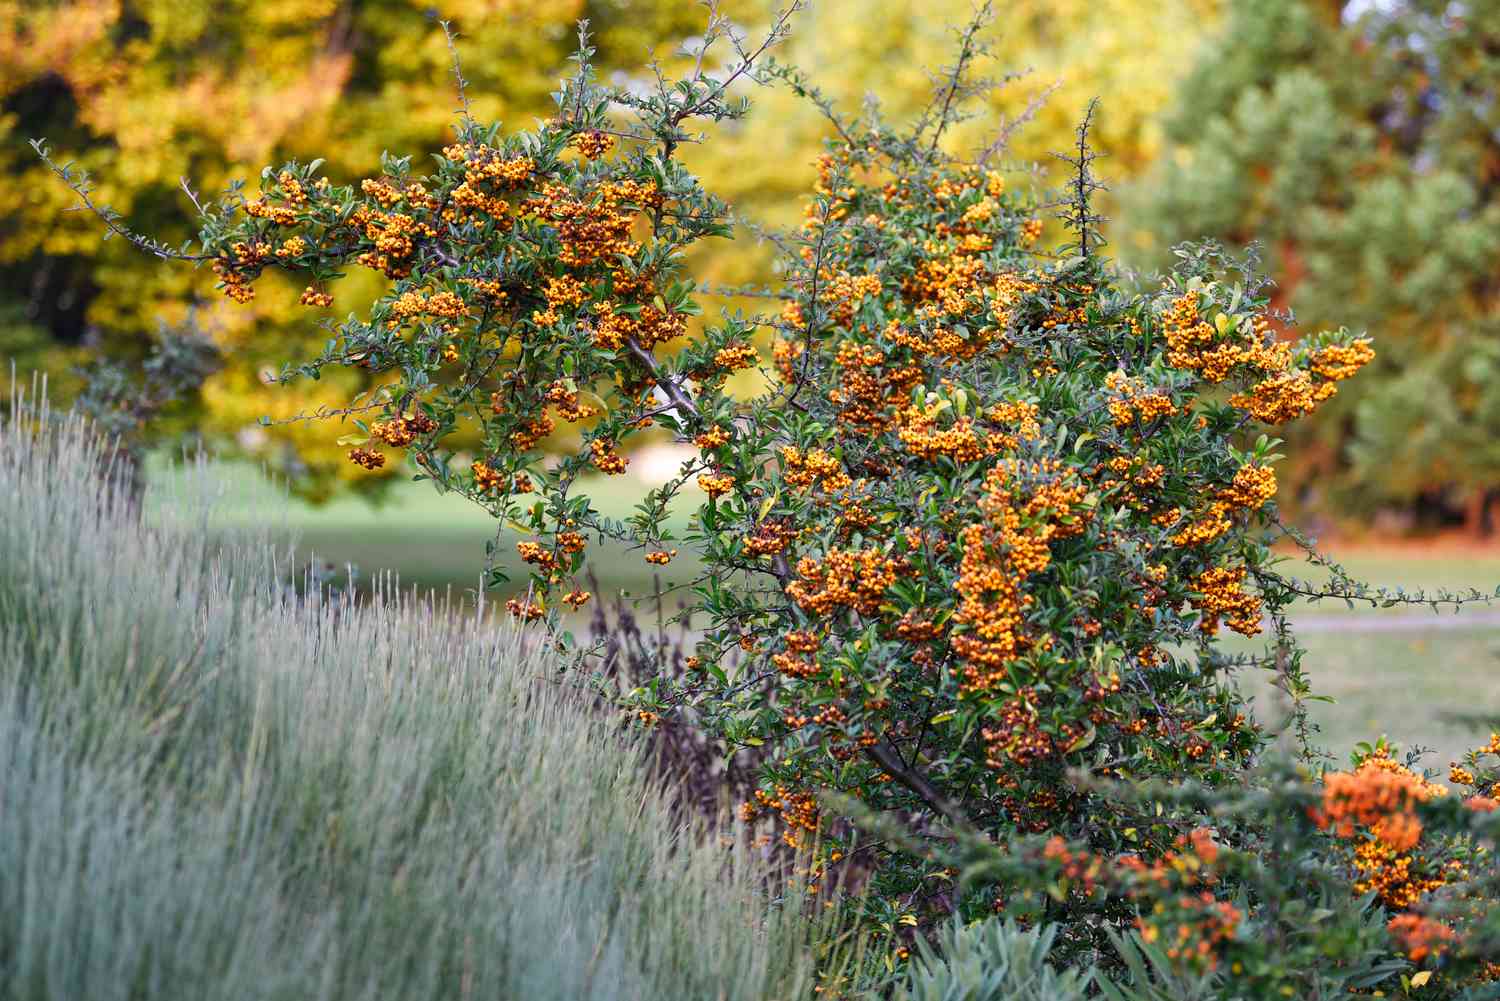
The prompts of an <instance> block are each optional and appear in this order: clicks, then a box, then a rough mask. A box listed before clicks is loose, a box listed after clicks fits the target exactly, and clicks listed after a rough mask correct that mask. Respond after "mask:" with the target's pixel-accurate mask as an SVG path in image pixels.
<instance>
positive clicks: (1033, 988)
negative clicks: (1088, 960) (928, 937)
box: [895, 919, 1092, 1001]
mask: <svg viewBox="0 0 1500 1001" xmlns="http://www.w3.org/2000/svg"><path fill="white" fill-rule="evenodd" d="M1057 933H1058V928H1057V926H1056V925H1049V926H1047V927H1043V928H1035V929H1030V930H1026V931H1023V930H1021V929H1020V928H1019V927H1017V926H1016V924H1015V923H1014V922H1013V921H1003V922H1002V921H1000V920H998V919H990V920H987V921H981V922H977V923H975V924H972V925H967V926H966V925H964V924H963V923H961V922H958V921H954V922H953V923H951V924H949V925H948V926H947V927H945V928H944V929H943V930H942V932H941V933H940V934H939V935H938V941H937V948H936V950H935V951H934V949H933V948H932V947H930V946H929V945H928V944H927V942H926V941H925V940H922V939H918V941H917V953H918V954H917V956H916V957H915V958H914V959H913V961H912V964H911V969H910V971H909V973H908V974H907V977H906V982H905V983H904V984H903V985H902V986H901V987H900V988H898V989H897V991H896V995H895V997H896V999H897V1001H1082V999H1083V998H1084V997H1086V996H1087V991H1088V987H1089V983H1090V981H1091V980H1092V977H1091V976H1090V975H1089V974H1088V973H1083V972H1079V971H1077V970H1063V971H1059V970H1057V969H1056V968H1055V967H1054V966H1053V965H1052V964H1051V963H1049V962H1048V954H1049V953H1050V952H1051V951H1052V945H1053V942H1054V941H1055V940H1056V938H1057Z"/></svg>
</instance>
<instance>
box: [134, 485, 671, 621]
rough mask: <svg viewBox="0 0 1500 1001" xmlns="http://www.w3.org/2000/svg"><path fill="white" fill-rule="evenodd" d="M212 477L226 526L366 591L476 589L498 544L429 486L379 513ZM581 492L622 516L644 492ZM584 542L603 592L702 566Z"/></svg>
mask: <svg viewBox="0 0 1500 1001" xmlns="http://www.w3.org/2000/svg"><path fill="white" fill-rule="evenodd" d="M213 476H214V478H215V479H216V480H219V481H221V485H222V486H223V487H224V489H225V496H224V498H223V502H222V503H221V504H219V505H217V508H218V510H219V512H220V514H219V521H220V523H221V524H223V525H224V526H225V527H226V528H242V527H251V526H254V527H261V528H266V527H269V528H270V529H271V531H272V532H273V533H274V534H275V535H277V536H278V537H280V538H284V539H289V540H290V539H296V540H297V551H298V555H299V557H300V558H301V559H305V560H312V559H316V560H319V561H321V562H325V563H330V564H332V565H333V566H334V567H335V568H337V569H339V570H342V569H343V568H344V567H346V566H348V565H351V564H352V565H353V566H354V567H355V568H356V570H357V576H356V580H357V581H359V582H360V583H361V584H362V585H368V583H369V582H370V581H371V579H372V578H373V577H375V576H376V575H378V574H381V573H387V572H389V573H394V574H396V575H397V576H398V577H399V579H400V582H401V585H402V586H403V587H416V588H418V589H419V590H424V591H425V590H436V591H440V592H442V591H448V590H449V589H451V590H452V591H453V592H454V593H455V594H463V593H464V592H472V591H473V590H474V589H475V588H476V587H477V586H478V584H479V578H480V574H481V572H482V570H483V568H484V559H485V543H486V542H487V541H489V540H492V539H495V538H496V527H497V526H496V523H495V522H494V520H492V519H491V518H490V516H489V515H488V514H487V513H486V512H485V511H483V510H481V509H480V508H479V507H477V506H476V505H474V504H472V503H470V502H469V501H467V500H465V499H464V498H462V497H459V496H457V495H455V494H439V493H438V492H437V491H436V490H435V489H433V487H432V485H431V484H430V483H427V482H421V483H414V482H410V481H407V482H402V483H397V484H394V485H393V489H392V490H391V491H390V494H389V499H388V500H387V501H386V502H385V503H382V504H381V505H379V506H378V507H377V506H375V505H372V504H371V503H369V502H368V501H365V500H362V499H359V498H353V497H343V498H340V499H338V500H334V501H332V502H330V503H328V504H325V505H321V506H316V507H315V506H313V505H310V504H306V503H303V502H301V501H298V500H295V499H292V498H289V497H288V496H287V495H286V494H285V492H284V491H282V490H280V489H278V488H277V487H276V486H274V485H272V484H270V483H268V482H267V481H266V480H265V479H264V478H263V477H262V476H261V475H260V474H259V472H258V471H256V470H255V469H254V468H253V467H251V466H248V465H242V464H232V463H215V464H214V466H213ZM190 477H191V474H190V473H184V472H181V471H172V470H169V469H166V468H162V467H160V466H159V467H158V468H155V469H153V471H152V478H151V482H152V484H153V489H154V490H156V491H159V492H160V493H162V494H169V493H171V492H172V491H174V490H178V489H182V488H183V485H184V483H185V482H186V481H187V480H188V479H189V478H190ZM581 491H582V492H584V493H587V494H588V495H589V496H590V497H592V498H593V500H594V506H595V507H596V508H597V509H598V510H599V511H600V513H602V514H603V515H605V516H606V517H609V518H625V517H627V516H628V515H629V514H630V513H631V511H632V509H633V507H634V505H635V504H636V503H637V502H638V501H639V500H640V499H641V496H642V494H643V493H644V488H643V487H642V486H641V485H640V483H639V481H637V480H635V479H634V478H633V477H618V478H615V477H610V478H606V477H598V478H597V479H596V480H594V481H591V482H588V481H586V482H585V484H584V486H583V487H582V488H581ZM693 491H694V488H693V487H691V486H690V487H688V488H687V490H685V491H684V497H683V498H682V499H683V500H685V501H688V502H689V503H696V502H697V499H698V498H697V497H694V496H692V493H693ZM683 506H684V507H685V506H686V505H683ZM669 524H670V525H671V527H672V529H673V530H674V531H676V532H677V533H678V534H681V532H682V531H683V530H684V528H685V527H686V518H685V517H682V516H674V517H673V518H671V519H670V520H669ZM516 540H517V536H516V533H515V532H514V531H511V530H509V529H506V531H505V532H504V534H503V536H502V537H501V538H500V543H501V546H500V555H501V559H500V560H499V561H498V562H499V565H500V566H501V567H503V568H504V569H505V570H506V571H507V572H508V573H509V574H510V575H511V576H512V578H513V586H514V589H515V590H514V592H511V593H515V592H519V591H523V590H525V588H526V569H525V566H524V564H522V563H521V561H520V559H519V558H517V556H516V550H515V543H516ZM590 542H591V545H590V549H589V556H590V564H589V565H590V566H591V568H592V569H593V572H594V574H595V575H596V576H597V577H598V578H599V583H600V589H601V591H602V592H603V593H604V594H605V595H611V594H614V593H616V592H618V591H621V590H624V591H629V592H630V593H632V594H646V593H652V592H653V589H654V578H655V577H657V576H659V577H660V579H661V581H662V586H663V587H668V586H670V585H671V584H672V583H674V582H675V583H683V582H685V581H688V580H691V579H692V577H693V576H694V574H695V573H696V571H697V568H698V564H697V563H696V562H695V561H693V560H692V559H689V558H688V557H687V555H686V547H683V546H680V545H679V546H678V547H677V548H678V549H681V550H683V555H682V556H679V557H678V558H677V559H676V560H674V561H673V562H672V563H671V564H670V565H669V566H668V567H667V569H666V572H664V573H663V572H660V571H659V569H658V568H656V567H653V566H651V565H650V564H648V563H646V562H645V560H644V559H643V556H644V553H643V551H642V550H638V549H637V550H627V549H625V548H624V547H621V546H619V545H613V544H612V545H600V544H598V543H597V542H596V541H594V540H590ZM500 596H501V597H506V596H508V595H507V594H505V593H502V594H501V595H500Z"/></svg>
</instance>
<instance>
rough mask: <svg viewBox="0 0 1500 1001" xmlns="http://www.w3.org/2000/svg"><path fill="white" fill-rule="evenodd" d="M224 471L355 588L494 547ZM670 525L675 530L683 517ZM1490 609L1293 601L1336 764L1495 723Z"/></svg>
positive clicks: (1405, 567)
mask: <svg viewBox="0 0 1500 1001" xmlns="http://www.w3.org/2000/svg"><path fill="white" fill-rule="evenodd" d="M221 469H222V470H223V480H224V482H225V484H226V497H225V501H224V504H223V505H222V515H221V519H222V521H223V523H225V524H227V525H249V524H258V525H265V524H267V523H268V522H269V524H270V525H271V526H272V528H273V530H274V531H275V532H276V533H277V534H279V535H280V536H281V537H282V538H291V537H293V536H295V537H296V538H298V539H299V543H298V546H299V552H300V553H301V554H302V555H303V556H304V557H311V556H314V555H316V556H317V557H318V558H319V559H322V560H326V561H328V562H331V563H333V564H335V565H337V566H343V565H344V564H348V563H352V564H354V565H356V566H357V567H358V568H359V571H360V579H362V580H363V581H366V582H368V581H369V580H370V579H371V577H372V576H373V575H375V574H377V573H380V572H384V571H390V572H394V573H396V574H398V575H399V577H400V580H401V582H402V583H403V585H406V586H416V587H418V588H420V589H424V590H426V589H437V590H440V591H441V590H447V589H451V590H453V591H454V592H455V593H459V594H462V593H464V592H465V591H468V592H472V591H473V590H474V588H475V587H476V584H477V582H478V577H479V572H480V569H481V567H482V566H483V563H484V545H485V542H486V540H488V539H493V538H494V537H495V525H494V523H493V522H492V521H491V520H490V519H489V517H488V516H487V515H486V514H485V513H484V512H483V511H481V510H479V509H478V508H476V507H474V506H473V505H471V504H469V503H468V502H467V501H465V500H463V499H462V498H459V497H456V496H452V495H448V496H440V495H439V494H437V492H436V491H434V490H433V489H432V488H431V487H430V486H429V485H428V484H425V483H403V484H399V485H398V486H397V487H396V489H395V490H394V491H393V493H392V497H391V499H390V501H389V502H388V503H387V504H385V505H383V506H381V507H378V508H377V507H372V506H371V505H370V504H368V503H367V502H365V501H363V500H357V499H344V500H339V501H335V502H333V503H330V504H328V505H325V506H322V507H313V506H310V505H307V504H303V503H299V502H295V501H290V500H288V499H287V498H286V497H285V496H284V495H282V494H281V493H280V492H279V491H278V490H277V489H276V488H274V487H272V486H270V485H269V484H267V483H266V482H265V481H264V480H263V479H261V477H260V476H259V475H258V474H256V473H255V472H254V471H253V470H251V469H249V468H247V467H243V466H239V467H235V466H224V467H221ZM156 483H157V485H158V489H171V484H172V483H173V478H172V477H170V476H162V475H158V476H157V478H156ZM589 487H590V494H591V496H593V497H594V498H595V504H596V506H597V507H599V508H600V509H601V510H602V511H603V512H604V513H605V514H606V515H608V516H610V517H617V518H618V517H623V516H625V515H626V514H628V513H629V512H630V509H631V507H632V505H634V504H635V503H636V501H637V500H638V498H639V493H640V490H641V489H642V488H641V487H640V484H639V482H638V481H637V480H636V479H634V478H633V477H620V478H610V479H600V480H599V481H597V482H595V483H592V484H590V485H589ZM683 500H684V501H687V502H688V503H696V501H697V497H695V496H692V495H691V494H690V493H689V494H688V495H685V496H684V497H683ZM684 506H686V505H684ZM676 521H677V526H676V527H677V528H678V529H679V530H680V529H681V527H682V523H683V519H682V518H680V517H679V518H677V519H676ZM514 544H515V537H514V533H511V532H506V534H505V536H504V537H503V539H502V545H501V551H502V553H503V554H504V560H503V561H502V562H503V565H504V566H506V567H507V569H509V570H510V571H511V572H512V573H513V574H514V576H515V579H516V581H517V585H518V586H519V587H524V582H525V574H524V572H523V570H522V567H521V565H520V563H519V561H518V560H517V559H516V558H515V549H514ZM682 548H683V549H684V553H683V555H681V556H679V557H678V558H677V560H675V561H674V562H673V563H672V564H671V565H670V566H669V567H668V569H667V572H666V573H663V574H661V575H660V577H661V580H662V583H663V585H664V586H670V584H672V583H674V582H675V583H681V582H684V581H686V580H689V579H691V577H692V576H693V575H694V573H695V572H696V569H697V566H696V564H695V563H694V562H693V561H692V560H691V559H690V558H689V557H688V556H687V554H686V552H685V550H686V547H682ZM1328 551H1329V554H1330V555H1331V556H1333V557H1334V558H1335V559H1336V560H1338V561H1340V562H1341V563H1343V564H1344V565H1345V566H1346V568H1347V569H1348V570H1349V571H1350V572H1352V573H1354V574H1355V575H1357V576H1359V577H1361V578H1363V579H1365V580H1368V581H1370V582H1372V583H1379V584H1387V585H1392V586H1395V585H1400V586H1403V587H1406V588H1407V589H1409V590H1410V589H1415V588H1449V589H1454V590H1456V589H1462V588H1468V587H1477V588H1480V589H1482V590H1487V591H1491V592H1492V591H1494V589H1495V587H1496V585H1497V584H1500V550H1494V549H1491V550H1478V551H1473V552H1467V551H1463V550H1461V549H1457V548H1454V547H1452V546H1447V547H1432V548H1430V549H1427V550H1423V549H1422V548H1420V547H1415V546H1405V547H1400V548H1390V547H1387V548H1370V547H1362V546H1341V545H1338V544H1334V545H1330V546H1329V547H1328ZM641 556H642V554H641V553H640V552H639V551H627V550H625V549H623V548H621V547H618V546H597V545H596V546H595V547H594V548H593V549H592V550H591V565H592V567H593V570H594V572H595V574H597V575H598V577H599V580H600V586H601V590H602V591H603V592H604V593H605V594H606V595H609V594H611V593H613V592H615V591H618V590H621V589H624V590H628V591H630V592H632V593H635V594H649V593H651V591H652V590H653V586H654V582H653V573H654V570H655V568H653V567H651V566H650V565H648V564H647V563H645V561H644V560H643V559H642V558H641ZM1281 569H1282V571H1283V572H1285V573H1288V574H1291V575H1293V576H1299V577H1306V578H1309V579H1312V580H1318V579H1321V578H1322V576H1323V575H1322V573H1321V572H1320V571H1319V570H1318V569H1317V568H1315V567H1311V566H1308V565H1306V564H1301V563H1298V562H1295V561H1288V562H1287V563H1286V564H1284V565H1283V566H1282V568H1281ZM1497 611H1500V605H1496V606H1492V607H1490V608H1488V609H1487V608H1485V607H1484V606H1478V607H1477V608H1475V609H1472V610H1465V611H1464V612H1462V613H1460V614H1459V616H1458V617H1457V620H1456V621H1453V622H1443V623H1442V624H1441V626H1434V625H1428V623H1429V622H1434V623H1435V622H1438V619H1439V617H1438V616H1436V615H1434V613H1432V612H1431V611H1430V610H1428V609H1424V608H1411V607H1406V608H1393V609H1387V610H1371V609H1369V608H1368V607H1367V606H1360V607H1358V608H1356V609H1354V610H1349V609H1348V608H1347V606H1346V605H1345V603H1344V602H1343V601H1340V600H1325V601H1321V602H1317V603H1302V604H1301V605H1299V606H1298V610H1297V614H1296V615H1295V616H1294V621H1296V622H1299V623H1301V624H1302V625H1303V628H1302V629H1301V630H1300V635H1301V636H1302V639H1303V642H1304V643H1305V644H1306V646H1307V647H1308V651H1309V652H1308V658H1307V664H1308V666H1309V671H1310V675H1311V677H1312V679H1313V682H1314V684H1315V686H1316V688H1317V690H1318V691H1319V692H1320V693H1321V694H1325V695H1328V696H1331V697H1333V698H1334V699H1335V700H1336V701H1335V702H1334V703H1333V704H1331V705H1327V704H1321V703H1319V704H1315V705H1314V706H1313V707H1312V713H1313V718H1314V720H1315V722H1317V723H1318V724H1319V726H1320V727H1321V728H1322V739H1323V741H1324V743H1325V744H1326V745H1327V746H1328V747H1329V749H1330V750H1332V751H1333V752H1334V753H1336V754H1337V755H1339V756H1340V757H1343V756H1344V755H1346V754H1347V753H1348V751H1349V750H1350V748H1352V746H1353V745H1354V743H1355V742H1357V741H1359V740H1365V739H1371V738H1373V737H1376V736H1379V735H1380V734H1382V733H1384V734H1387V735H1389V736H1390V737H1391V738H1392V739H1394V740H1398V741H1400V742H1401V743H1403V744H1404V745H1406V746H1408V747H1410V746H1414V745H1423V746H1429V747H1433V748H1435V749H1436V753H1435V754H1434V756H1433V760H1434V761H1436V762H1438V763H1440V764H1446V762H1447V761H1448V760H1449V758H1451V757H1453V756H1454V755H1456V754H1457V753H1459V752H1461V751H1462V750H1463V749H1464V748H1465V747H1467V746H1468V745H1469V743H1471V739H1472V737H1473V736H1475V734H1474V732H1473V731H1472V730H1470V729H1467V728H1465V727H1464V726H1463V725H1461V724H1459V723H1457V722H1455V721H1453V720H1452V719H1450V718H1449V717H1450V715H1452V714H1458V713H1485V712H1494V713H1496V714H1497V715H1500V624H1497V623H1496V622H1495V621H1494V617H1495V614H1496V612H1497ZM1452 616H1453V613H1452V612H1451V611H1448V612H1444V613H1443V618H1444V619H1451V618H1452ZM1393 617H1399V619H1400V620H1401V622H1400V624H1401V625H1402V628H1401V629H1399V630H1382V629H1380V627H1379V623H1381V622H1391V621H1392V619H1393ZM1365 623H1369V625H1368V627H1366V626H1365V625H1364V624H1365ZM1459 623H1471V624H1469V625H1459ZM1443 626H1446V628H1444V627H1443ZM1244 646H1245V648H1249V647H1250V646H1251V642H1250V641H1244ZM1243 684H1244V685H1245V686H1246V688H1247V690H1248V691H1250V692H1251V693H1253V694H1254V695H1255V697H1256V699H1257V702H1258V704H1260V705H1262V706H1263V707H1265V709H1266V713H1267V715H1269V714H1270V705H1269V699H1270V696H1271V694H1272V693H1271V692H1270V689H1269V687H1268V686H1267V685H1266V684H1265V683H1264V680H1263V679H1259V678H1253V677H1247V678H1245V679H1244V680H1243Z"/></svg>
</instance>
